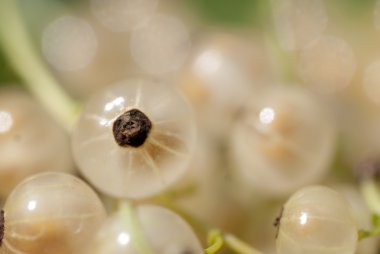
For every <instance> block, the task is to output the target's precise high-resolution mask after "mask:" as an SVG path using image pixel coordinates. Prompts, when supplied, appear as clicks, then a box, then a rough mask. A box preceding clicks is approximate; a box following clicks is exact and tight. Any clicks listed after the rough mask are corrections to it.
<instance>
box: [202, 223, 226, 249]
mask: <svg viewBox="0 0 380 254" xmlns="http://www.w3.org/2000/svg"><path fill="white" fill-rule="evenodd" d="M223 244H224V239H223V235H222V233H221V232H220V231H219V230H217V229H214V230H211V231H210V232H209V234H208V245H209V247H208V248H206V249H205V254H214V253H217V252H218V251H219V250H220V249H221V248H222V247H223Z"/></svg>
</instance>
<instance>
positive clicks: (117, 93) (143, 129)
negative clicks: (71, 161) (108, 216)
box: [72, 79, 195, 198]
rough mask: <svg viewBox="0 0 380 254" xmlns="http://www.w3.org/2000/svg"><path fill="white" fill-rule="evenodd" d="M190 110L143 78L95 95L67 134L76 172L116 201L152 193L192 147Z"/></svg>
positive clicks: (181, 166)
mask: <svg viewBox="0 0 380 254" xmlns="http://www.w3.org/2000/svg"><path fill="white" fill-rule="evenodd" d="M194 141H195V123H194V119H193V116H192V111H191V109H190V107H189V105H188V104H187V102H186V101H185V100H184V98H183V97H182V96H181V95H180V94H179V93H177V92H176V91H175V90H174V89H173V88H172V87H171V86H169V85H167V84H164V83H160V82H156V81H150V80H145V79H131V80H127V81H124V82H120V83H118V84H116V85H114V86H111V87H110V88H109V89H107V90H105V91H103V92H101V93H99V94H97V95H95V96H94V97H93V98H92V99H90V100H89V102H88V104H87V105H86V107H85V108H84V110H83V113H82V115H81V117H80V119H79V121H78V124H77V126H76V128H75V130H74V132H73V136H72V147H73V152H74V157H75V160H76V163H77V165H78V167H79V169H80V171H81V172H82V174H83V175H84V176H85V177H86V178H87V179H88V180H89V181H90V182H91V183H92V184H93V185H94V186H95V187H96V188H98V189H100V190H101V191H103V192H105V193H107V194H109V195H112V196H117V197H128V198H142V197H147V196H151V195H154V194H156V193H158V192H160V191H162V190H164V189H165V188H167V187H168V186H170V185H171V184H173V182H175V181H176V180H177V179H178V178H179V177H180V176H181V175H182V174H183V173H184V172H185V171H186V169H187V167H188V163H189V159H190V157H191V155H192V153H193V149H194V145H195V142H194Z"/></svg>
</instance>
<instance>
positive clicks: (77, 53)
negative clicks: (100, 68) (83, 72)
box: [42, 16, 98, 72]
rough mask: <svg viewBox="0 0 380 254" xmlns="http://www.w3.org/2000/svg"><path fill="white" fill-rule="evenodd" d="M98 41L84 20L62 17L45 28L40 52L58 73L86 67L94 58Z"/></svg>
mask: <svg viewBox="0 0 380 254" xmlns="http://www.w3.org/2000/svg"><path fill="white" fill-rule="evenodd" d="M97 47H98V39H97V37H96V34H95V31H94V29H93V28H92V27H91V26H90V24H89V23H88V22H86V21H85V20H84V19H81V18H77V17H72V16H63V17H60V18H58V19H56V20H54V21H53V22H52V23H51V24H49V25H48V27H46V29H45V30H44V33H43V35H42V52H43V53H44V56H45V58H46V60H47V61H48V62H49V63H50V64H51V65H52V66H53V67H54V68H56V69H58V70H59V71H65V72H67V71H74V70H78V69H82V68H84V67H86V66H87V65H88V64H89V63H90V62H91V61H92V60H93V58H94V57H95V54H96V51H97Z"/></svg>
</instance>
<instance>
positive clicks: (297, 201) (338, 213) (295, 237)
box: [276, 186, 358, 254]
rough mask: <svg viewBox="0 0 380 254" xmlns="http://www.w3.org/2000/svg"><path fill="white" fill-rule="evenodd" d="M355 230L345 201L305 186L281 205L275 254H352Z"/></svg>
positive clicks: (333, 193)
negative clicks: (282, 206) (282, 208)
mask: <svg viewBox="0 0 380 254" xmlns="http://www.w3.org/2000/svg"><path fill="white" fill-rule="evenodd" d="M357 238H358V236H357V228H356V223H355V219H354V215H353V213H352V211H351V207H350V206H349V204H348V202H347V201H346V200H345V199H344V198H343V197H342V196H341V195H340V194H339V193H337V192H336V191H334V190H333V189H330V188H327V187H323V186H309V187H306V188H303V189H301V190H299V191H297V192H296V193H295V194H293V195H292V196H291V197H290V199H289V200H288V201H287V203H286V204H285V206H284V210H283V213H282V217H281V220H280V225H279V231H278V236H277V240H276V247H277V253H278V254H304V253H308V254H353V253H355V250H356V244H357Z"/></svg>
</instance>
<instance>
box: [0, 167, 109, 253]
mask: <svg viewBox="0 0 380 254" xmlns="http://www.w3.org/2000/svg"><path fill="white" fill-rule="evenodd" d="M4 213H5V232H4V233H5V234H4V239H3V242H2V246H1V253H4V254H19V253H28V254H52V253H54V254H82V253H83V250H84V248H85V246H86V244H88V241H89V240H90V239H91V237H92V234H93V232H95V231H96V230H97V228H98V226H99V223H101V222H102V221H103V220H104V219H105V217H106V212H105V209H104V207H103V205H102V203H101V201H100V200H99V198H98V197H97V195H96V194H95V192H94V191H93V190H92V189H90V188H89V187H88V186H87V184H85V183H84V182H83V181H81V180H79V179H78V178H76V177H74V176H72V175H68V174H63V173H42V174H38V175H35V176H32V177H30V178H28V179H26V180H25V181H23V182H22V183H20V184H19V185H18V186H17V187H16V188H15V189H14V190H13V192H12V193H11V194H10V196H9V197H8V199H7V201H6V203H5V206H4Z"/></svg>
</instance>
